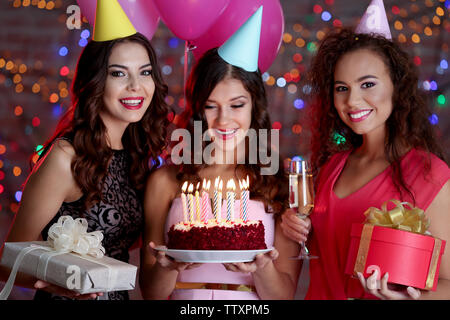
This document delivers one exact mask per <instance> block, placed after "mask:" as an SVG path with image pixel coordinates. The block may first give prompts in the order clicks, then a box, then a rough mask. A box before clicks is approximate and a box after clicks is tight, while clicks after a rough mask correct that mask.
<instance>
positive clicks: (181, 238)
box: [167, 219, 267, 250]
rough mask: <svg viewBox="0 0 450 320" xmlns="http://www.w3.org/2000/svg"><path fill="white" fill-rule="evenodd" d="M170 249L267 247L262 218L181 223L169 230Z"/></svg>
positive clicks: (254, 248) (251, 248) (247, 248)
mask: <svg viewBox="0 0 450 320" xmlns="http://www.w3.org/2000/svg"><path fill="white" fill-rule="evenodd" d="M168 238H169V241H168V245H167V247H168V248H170V249H183V250H257V249H266V248H267V246H266V243H265V241H264V225H263V223H262V221H261V220H248V221H242V220H241V219H236V220H234V221H228V220H222V221H217V220H215V219H209V220H208V221H206V222H204V221H193V222H183V221H181V222H178V223H176V224H174V225H172V226H171V228H170V230H169V233H168Z"/></svg>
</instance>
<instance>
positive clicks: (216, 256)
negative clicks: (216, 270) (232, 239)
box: [155, 246, 273, 263]
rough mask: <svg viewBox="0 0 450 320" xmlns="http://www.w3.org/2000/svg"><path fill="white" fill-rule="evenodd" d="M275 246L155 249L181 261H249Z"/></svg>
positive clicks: (164, 247)
mask: <svg viewBox="0 0 450 320" xmlns="http://www.w3.org/2000/svg"><path fill="white" fill-rule="evenodd" d="M272 249H273V248H269V249H261V250H178V249H167V247H166V246H157V247H156V248H155V250H158V251H164V252H165V253H166V254H167V255H168V256H169V257H172V258H174V259H175V260H177V261H181V262H194V263H233V262H249V261H253V260H254V259H255V256H256V255H257V254H259V253H266V252H269V251H271V250H272Z"/></svg>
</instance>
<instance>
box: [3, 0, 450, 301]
mask: <svg viewBox="0 0 450 320" xmlns="http://www.w3.org/2000/svg"><path fill="white" fill-rule="evenodd" d="M93 1H94V0H93ZM280 2H281V5H282V7H283V11H284V17H285V29H284V32H285V33H284V35H283V39H282V44H281V48H280V51H279V55H278V56H277V58H276V59H275V61H274V63H273V64H272V66H271V67H270V68H269V70H268V71H267V72H265V73H264V74H263V80H264V82H265V84H266V89H267V94H268V97H269V105H270V114H271V120H272V123H273V125H272V126H273V128H274V129H279V130H280V148H281V152H282V155H283V156H284V157H293V156H307V155H308V153H309V149H308V146H309V141H310V140H309V139H310V136H309V130H308V123H307V113H308V94H309V92H310V88H309V86H308V84H307V83H306V82H305V81H304V76H305V72H306V71H307V69H308V65H309V63H310V61H311V57H312V56H313V55H314V53H315V51H316V49H317V47H318V43H319V41H320V40H321V39H322V38H323V37H324V35H325V33H326V32H327V31H328V30H330V29H331V28H333V27H335V26H341V25H343V26H356V25H357V23H358V21H359V19H360V17H361V16H362V15H363V13H364V11H365V9H366V7H367V6H368V4H369V3H370V0H358V1H355V0H318V1H313V0H281V1H280ZM384 3H385V7H386V11H387V16H388V20H389V23H390V27H391V32H392V36H393V38H395V39H396V40H398V41H399V42H400V43H401V44H402V45H403V48H404V50H406V51H407V52H409V54H410V55H411V57H413V59H414V63H415V64H416V65H417V66H418V67H419V69H420V81H419V83H418V86H419V87H421V88H423V89H424V90H426V91H427V94H428V103H429V106H430V108H431V110H432V113H433V115H432V116H431V117H430V119H429V121H430V122H431V123H432V124H433V125H435V126H436V130H437V133H438V136H439V141H440V143H441V144H442V146H443V148H444V150H445V152H446V155H447V157H448V156H450V151H449V150H450V122H449V118H450V111H449V99H450V83H449V69H448V68H449V66H448V64H449V48H448V47H449V43H450V41H449V31H450V23H449V9H450V1H449V0H401V1H400V0H385V1H384ZM70 5H76V2H75V1H63V0H55V1H45V0H3V1H0V96H1V99H0V241H3V240H4V239H5V237H6V234H7V230H8V228H9V225H10V223H11V221H12V219H13V217H14V213H15V212H17V209H18V206H19V202H20V198H21V189H22V185H23V183H24V182H25V180H26V177H27V175H28V174H29V172H30V165H29V164H30V156H31V155H32V153H33V151H34V150H36V149H39V148H40V147H41V145H42V144H43V143H44V142H45V141H46V139H47V138H48V137H49V136H50V135H51V134H52V133H53V131H54V129H55V127H56V124H57V121H58V119H59V117H60V116H61V115H62V113H63V112H64V111H65V110H67V108H68V106H69V105H70V92H69V91H70V84H71V80H72V78H73V76H74V69H75V66H76V62H77V59H78V56H79V54H80V52H81V50H82V48H83V47H84V46H85V45H86V43H87V41H88V40H89V39H90V38H91V35H92V26H91V25H90V24H89V23H88V22H87V20H86V19H85V18H84V19H83V20H82V24H81V28H80V29H73V30H69V29H68V27H67V25H66V21H67V19H68V17H69V14H68V13H67V12H66V11H67V8H68V7H69V6H70ZM152 44H153V46H154V47H155V49H156V51H157V54H158V57H159V60H160V62H161V66H162V71H163V74H164V77H165V79H166V81H167V83H168V85H169V96H168V97H167V102H168V103H169V105H171V107H172V108H173V109H174V111H175V113H174V114H172V116H171V119H175V121H176V117H177V115H178V114H180V113H181V112H182V111H183V106H184V100H183V78H184V74H183V72H184V69H183V63H184V41H183V40H181V39H177V38H176V37H175V36H174V35H173V34H172V32H171V31H170V30H169V29H168V28H167V27H166V26H165V25H164V23H163V22H162V21H160V23H159V26H158V30H157V31H156V33H155V35H154V37H153V39H152ZM189 57H190V59H189V60H188V66H189V67H191V66H192V64H193V63H194V58H193V55H192V53H191V54H190V56H189ZM336 142H339V141H338V140H337V141H336ZM35 160H36V159H31V162H33V161H35ZM17 295H19V297H20V293H16V297H17Z"/></svg>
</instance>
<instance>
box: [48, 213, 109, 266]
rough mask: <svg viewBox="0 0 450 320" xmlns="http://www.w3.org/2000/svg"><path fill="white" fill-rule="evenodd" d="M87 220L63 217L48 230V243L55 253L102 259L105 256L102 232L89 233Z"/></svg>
mask: <svg viewBox="0 0 450 320" xmlns="http://www.w3.org/2000/svg"><path fill="white" fill-rule="evenodd" d="M87 228H88V223H87V220H86V219H83V218H77V219H75V220H74V219H73V218H72V217H71V216H61V217H59V219H58V222H56V223H55V224H53V225H52V226H51V227H50V229H49V230H48V238H47V241H48V243H49V245H50V246H52V247H53V248H54V249H55V251H59V252H61V251H64V252H76V253H79V254H81V255H90V256H93V257H95V258H101V257H103V255H104V254H105V248H104V247H103V246H102V240H103V233H102V232H101V231H93V232H87Z"/></svg>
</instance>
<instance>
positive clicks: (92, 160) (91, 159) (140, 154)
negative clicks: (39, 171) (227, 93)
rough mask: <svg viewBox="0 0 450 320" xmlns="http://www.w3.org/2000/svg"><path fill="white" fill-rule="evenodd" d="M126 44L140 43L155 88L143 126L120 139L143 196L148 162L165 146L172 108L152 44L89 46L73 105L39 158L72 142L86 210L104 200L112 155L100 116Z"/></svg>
mask: <svg viewBox="0 0 450 320" xmlns="http://www.w3.org/2000/svg"><path fill="white" fill-rule="evenodd" d="M125 42H133V43H138V44H140V45H142V46H143V47H144V48H145V49H146V50H147V53H148V56H149V58H150V63H151V65H152V77H153V80H154V82H155V92H154V95H153V98H152V101H151V103H150V107H149V108H148V109H147V111H146V112H145V114H144V116H143V117H142V119H141V120H140V121H138V122H136V123H130V124H129V125H128V127H127V129H126V130H125V132H124V134H123V137H122V143H123V147H124V149H125V151H126V152H127V154H128V155H129V156H130V158H131V161H130V163H131V165H130V172H129V177H130V180H131V182H132V184H133V186H134V187H135V188H136V189H137V190H138V192H139V193H141V192H142V190H143V188H144V183H145V179H146V177H147V176H148V174H149V173H150V169H149V166H148V163H149V160H150V159H155V160H156V159H158V155H159V154H160V153H161V151H162V150H163V149H164V148H165V146H166V128H167V126H168V123H169V122H168V120H167V115H168V112H169V107H168V106H167V104H166V102H165V97H166V95H167V92H168V88H167V85H166V84H165V82H164V80H163V78H162V75H161V71H160V67H159V65H158V61H157V58H156V54H155V51H154V49H153V47H152V46H151V44H150V42H149V40H148V39H147V38H146V37H145V36H143V35H142V34H140V33H136V34H134V35H131V36H128V37H125V38H120V39H116V40H111V41H103V42H96V41H90V42H89V43H88V44H87V45H86V47H85V48H84V49H83V52H82V53H81V55H80V57H79V60H78V64H77V68H76V73H75V78H74V80H73V82H72V105H71V107H70V108H69V109H68V110H67V112H66V113H65V114H64V115H63V117H62V118H61V120H60V121H59V123H58V126H57V128H56V130H55V133H54V134H53V136H52V137H51V138H50V139H49V140H48V141H47V142H46V143H45V145H44V151H43V153H42V154H41V157H42V156H43V155H44V154H45V153H46V152H47V150H48V149H49V148H50V146H51V145H52V143H53V142H54V141H55V140H56V139H58V138H60V137H65V138H68V139H69V140H70V142H71V144H72V146H73V148H74V149H75V156H74V158H73V160H72V164H71V168H72V172H73V176H74V178H75V181H76V182H77V184H78V186H79V187H80V189H81V191H82V192H83V195H84V200H85V201H84V206H85V208H86V209H87V208H88V207H90V206H91V205H93V204H94V203H95V202H98V201H100V200H104V199H102V192H101V188H102V186H103V182H104V179H105V177H106V175H107V172H108V164H109V162H110V160H111V158H112V156H113V150H112V149H111V148H110V147H109V146H108V143H107V138H106V127H105V125H104V124H103V121H102V120H101V118H100V116H99V112H100V110H101V109H102V108H103V107H104V104H103V95H104V89H105V82H106V78H107V75H108V60H109V57H110V55H111V51H112V49H113V48H114V46H115V45H116V44H118V43H125ZM154 167H155V168H156V167H157V166H154Z"/></svg>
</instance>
